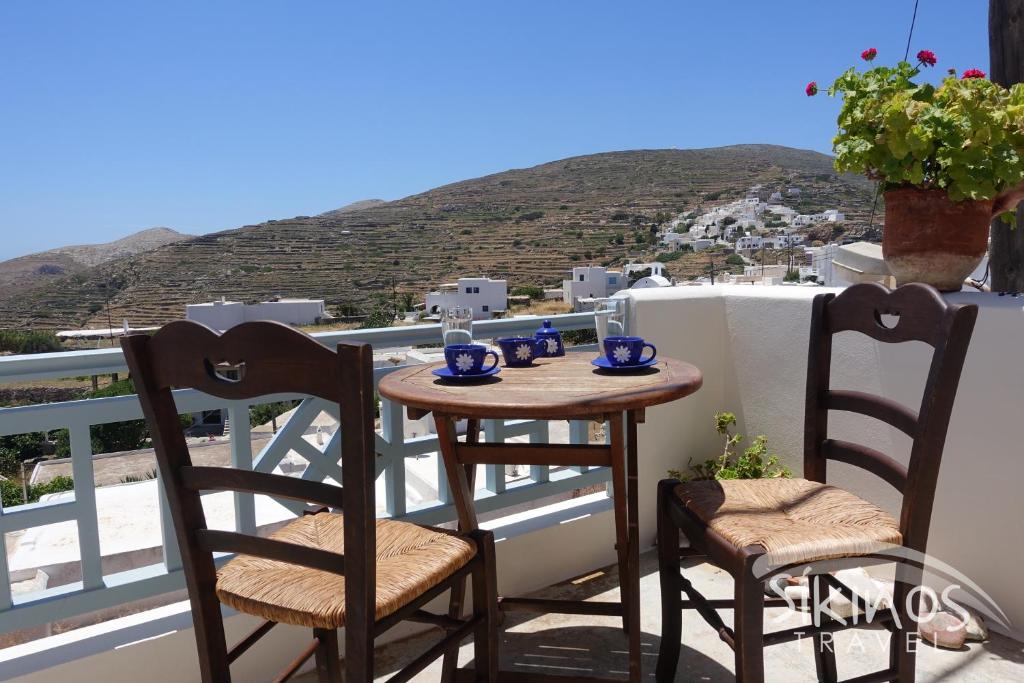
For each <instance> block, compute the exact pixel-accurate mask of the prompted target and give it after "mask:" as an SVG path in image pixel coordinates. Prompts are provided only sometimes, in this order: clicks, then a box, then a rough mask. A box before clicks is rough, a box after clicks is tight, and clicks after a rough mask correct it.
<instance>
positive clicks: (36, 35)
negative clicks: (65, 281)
mask: <svg viewBox="0 0 1024 683" xmlns="http://www.w3.org/2000/svg"><path fill="white" fill-rule="evenodd" d="M987 4H988V3H986V2H982V1H981V0H971V2H963V0H921V2H920V9H919V11H918V19H917V26H916V29H915V33H914V40H913V43H912V49H911V54H914V53H916V52H917V50H919V49H922V48H927V49H931V50H933V51H934V52H936V53H937V54H938V57H939V67H938V70H937V71H938V72H939V73H942V72H943V71H944V70H945V69H946V68H948V67H950V66H955V67H958V68H959V69H964V68H969V67H980V68H982V69H985V70H987V69H988V47H987V45H988V43H987V16H986V13H987ZM912 9H913V0H860V1H858V2H833V1H826V0H814V1H803V0H780V1H779V2H772V3H767V2H764V1H763V0H756V1H755V0H727V1H723V0H689V1H686V0H676V1H674V2H627V1H625V0H618V1H615V2H598V1H596V0H590V1H586V2H583V1H579V2H569V1H564V2H554V1H552V0H544V1H539V2H532V1H525V0H516V1H515V2H501V3H499V2H479V1H477V2H454V1H452V2H446V1H439V2H379V3H378V2H364V3H358V4H357V3H352V2H344V1H341V0H333V1H329V2H312V1H301V2H282V1H280V0H276V1H273V2H270V1H266V2H265V1H262V0H246V1H244V2H229V1H226V0H219V1H217V2H209V0H202V1H197V2H192V1H185V0H174V1H173V2H164V3H160V4H159V5H158V4H157V3H151V2H137V1H131V2H129V1H124V2H103V1H101V0H91V1H90V2H81V1H74V2H49V1H48V0H34V1H32V2H4V3H0V93H2V106H0V235H3V239H2V240H0V258H10V257H13V256H17V255H19V254H23V253H29V252H32V251H38V250H41V249H46V248H51V247H55V246H60V245H64V244H73V243H91V242H101V241H107V240H110V239H116V238H117V237H121V236H123V235H125V234H128V233H130V232H133V231H135V230H138V229H141V228H144V227H149V226H154V225H166V226H169V227H173V228H175V229H178V230H181V231H187V232H193V233H202V232H210V231H215V230H224V229H229V228H234V227H239V226H241V225H245V224H248V223H256V222H260V221H263V220H266V219H270V218H286V217H291V216H295V215H300V214H315V213H319V212H322V211H326V210H329V209H332V208H337V207H339V206H342V205H344V204H347V203H349V202H352V201H356V200H359V199H366V198H370V197H379V198H383V199H395V198H399V197H402V196H406V195H409V194H413V193H416V192H421V191H423V190H427V189H430V188H432V187H436V186H438V185H442V184H444V183H448V182H452V181H456V180H461V179H465V178H472V177H476V176H480V175H484V174H487V173H493V172H497V171H502V170H506V169H509V168H518V167H525V166H532V165H534V164H538V163H543V162H545V161H551V160H554V159H559V158H564V157H568V156H574V155H578V154H589V153H593V152H601V151H609V150H619V149H636V148H664V147H679V148H688V147H711V146H717V145H726V144H733V143H746V142H765V143H775V144H781V145H790V146H793V147H802V148H810V149H816V150H820V151H824V152H827V151H829V149H830V138H831V136H832V134H833V132H834V125H835V112H836V110H837V103H836V102H835V101H830V100H829V99H827V98H824V97H818V98H815V99H808V98H806V97H805V96H804V95H803V87H804V85H805V83H806V82H807V81H808V80H817V81H818V82H819V84H826V83H829V82H831V80H832V78H834V77H835V76H836V75H838V74H839V73H840V72H841V71H842V70H843V69H844V68H846V67H847V66H849V65H851V64H853V63H854V62H856V61H858V55H859V53H860V51H861V50H862V49H864V48H866V47H876V48H877V49H878V50H879V60H880V61H883V60H884V61H886V62H891V61H895V60H897V59H899V58H901V57H902V56H903V51H904V47H905V42H906V36H907V29H908V27H909V23H910V16H911V12H912ZM937 75H939V74H936V76H937Z"/></svg>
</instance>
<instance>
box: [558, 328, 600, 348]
mask: <svg viewBox="0 0 1024 683" xmlns="http://www.w3.org/2000/svg"><path fill="white" fill-rule="evenodd" d="M562 343H563V344H565V345H566V346H581V345H583V344H596V343H597V330H566V331H565V332H562Z"/></svg>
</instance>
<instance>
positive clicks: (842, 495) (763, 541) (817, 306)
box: [657, 283, 978, 683]
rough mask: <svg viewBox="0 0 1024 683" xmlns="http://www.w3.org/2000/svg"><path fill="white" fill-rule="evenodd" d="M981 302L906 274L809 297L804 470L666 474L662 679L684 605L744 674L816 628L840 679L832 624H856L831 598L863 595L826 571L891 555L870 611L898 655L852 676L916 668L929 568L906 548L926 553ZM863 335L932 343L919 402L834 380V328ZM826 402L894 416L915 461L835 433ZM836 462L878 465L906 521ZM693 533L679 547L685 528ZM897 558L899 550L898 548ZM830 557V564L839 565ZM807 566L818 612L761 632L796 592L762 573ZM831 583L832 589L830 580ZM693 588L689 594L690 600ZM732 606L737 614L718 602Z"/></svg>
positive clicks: (752, 677)
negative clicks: (706, 585) (724, 587)
mask: <svg viewBox="0 0 1024 683" xmlns="http://www.w3.org/2000/svg"><path fill="white" fill-rule="evenodd" d="M977 314H978V309H977V307H976V306H964V305H952V304H948V303H946V301H945V300H943V298H942V297H941V296H940V295H939V293H938V292H937V291H936V290H935V289H933V288H932V287H929V286H927V285H922V284H909V285H904V286H902V287H900V288H899V289H896V290H894V291H889V290H888V289H886V288H885V287H882V286H881V285H878V284H867V283H866V284H858V285H854V286H852V287H849V288H847V289H846V290H844V291H843V292H842V293H840V294H839V295H836V294H832V293H826V294H819V295H818V296H816V297H815V298H814V305H813V308H812V312H811V334H810V343H809V346H808V360H807V394H806V401H805V405H804V410H805V413H804V477H803V479H755V480H729V481H699V482H690V483H685V484H682V483H680V482H679V481H677V480H675V479H665V480H662V481H661V482H660V483H659V485H658V561H659V577H660V580H661V600H662V635H661V645H660V650H659V652H658V667H657V680H658V681H660V682H662V683H667V682H669V681H672V680H674V678H675V672H676V668H677V666H678V663H679V650H680V640H681V637H682V633H681V631H682V615H681V610H683V609H696V610H697V611H698V612H699V613H700V615H701V616H702V617H703V618H704V620H705V621H707V622H708V623H709V624H710V625H711V626H712V628H714V629H715V630H716V631H717V632H718V635H719V637H720V638H721V639H722V640H723V641H724V642H725V643H726V644H728V645H729V646H730V647H732V648H733V650H734V651H735V665H736V678H737V679H738V680H740V681H743V682H744V683H760V682H761V681H763V680H764V652H765V646H767V645H775V644H778V643H785V642H791V641H795V640H799V639H801V638H804V637H808V636H809V637H810V638H811V639H812V640H813V645H814V647H813V650H814V659H815V668H816V671H817V677H818V680H819V681H823V682H824V683H835V681H837V680H838V676H837V671H836V658H835V652H834V651H833V649H832V645H831V643H832V634H833V632H835V631H838V630H842V629H843V628H850V627H852V626H853V625H855V624H856V622H851V623H842V622H839V621H836V620H834V619H833V618H832V613H831V612H830V611H829V610H828V609H822V608H821V607H820V605H822V604H823V603H824V602H827V600H828V598H829V597H831V594H832V593H833V592H836V593H838V594H840V595H842V596H843V597H846V598H847V599H848V600H851V601H855V600H861V601H862V602H861V604H869V603H868V601H864V600H863V598H861V597H860V596H857V595H856V594H854V592H853V591H852V590H851V589H850V587H848V586H845V585H843V584H842V583H841V582H839V581H838V580H837V579H836V578H835V577H834V576H832V575H831V574H830V573H829V571H830V570H831V569H834V568H836V567H835V563H836V562H838V561H840V560H841V561H842V562H844V563H849V562H850V561H851V560H849V559H847V558H853V561H856V562H859V563H867V562H869V561H872V562H877V561H879V560H885V561H890V562H892V561H896V562H897V564H896V583H895V586H894V591H893V599H892V609H890V610H888V611H884V612H882V613H881V614H876V615H875V622H877V623H880V624H881V625H882V626H884V627H885V628H887V629H888V630H889V631H890V633H891V638H890V648H889V652H890V656H889V666H888V668H886V669H883V670H880V671H876V672H873V673H870V674H866V675H864V676H859V677H857V678H856V679H850V680H851V681H856V682H857V683H874V682H876V681H904V682H909V681H913V680H914V665H915V661H914V653H915V649H914V643H913V642H912V640H911V635H912V633H913V631H914V630H915V629H916V625H915V623H914V622H912V620H911V618H910V615H911V614H913V615H914V616H915V617H916V615H917V610H918V600H919V597H920V592H921V591H919V590H912V589H913V588H914V587H916V586H918V585H920V581H921V574H922V571H921V566H920V564H919V563H917V564H915V562H916V560H915V561H911V560H909V559H907V558H908V557H909V556H912V553H908V552H907V551H916V553H919V554H921V555H923V553H924V552H925V550H926V546H927V543H928V528H929V524H930V522H931V511H932V503H933V501H934V497H935V486H936V482H937V480H938V475H939V461H940V459H941V457H942V451H943V447H944V445H945V441H946V431H947V428H948V426H949V417H950V414H951V412H952V409H953V400H954V398H955V397H956V391H957V385H958V384H959V381H960V372H961V370H962V369H963V363H964V358H965V357H966V355H967V347H968V345H969V344H970V339H971V333H972V332H973V330H974V322H975V319H976V317H977ZM839 333H859V334H861V335H866V336H868V337H870V338H872V339H874V340H875V341H877V342H881V343H883V344H888V343H901V342H924V344H927V345H928V346H930V347H931V349H930V350H931V364H930V366H929V371H928V377H927V380H926V382H925V387H924V392H923V396H922V399H921V403H920V407H919V409H918V410H917V411H914V410H912V409H910V408H908V407H906V406H904V405H901V404H899V403H896V402H894V401H891V400H889V399H886V398H882V397H880V396H875V395H871V394H866V393H863V392H858V391H848V390H841V389H833V388H831V386H830V376H831V375H830V373H831V367H832V360H833V359H832V340H833V336H834V335H836V334H839ZM831 411H844V412H848V413H856V414H859V415H861V416H863V417H865V418H870V419H873V420H878V421H881V422H884V423H887V424H888V425H890V426H891V427H894V428H896V429H897V430H899V431H902V432H903V433H904V434H906V435H907V436H909V437H910V439H911V440H912V442H913V443H912V446H911V449H910V462H909V466H904V465H903V464H901V463H900V462H898V461H896V460H894V459H893V458H891V457H890V456H888V455H886V454H884V453H880V452H878V451H876V450H873V449H871V448H868V447H866V446H863V445H860V444H855V443H850V442H847V441H840V440H837V439H832V438H829V436H828V421H829V413H830V412H831ZM832 460H834V461H840V462H844V463H847V464H849V465H854V466H856V467H861V468H863V469H865V470H867V471H868V472H870V473H872V474H874V475H876V476H878V477H880V478H881V479H883V480H884V481H886V482H887V483H889V484H890V485H892V486H893V487H895V488H896V490H897V491H898V492H899V493H900V494H902V497H903V504H902V509H901V511H900V516H899V521H897V520H896V519H893V518H892V517H891V516H889V515H888V514H887V513H886V512H885V511H883V510H882V509H880V508H878V507H876V506H875V505H873V504H872V503H870V502H868V501H865V500H863V499H861V498H859V497H857V496H855V495H854V494H852V493H849V492H847V491H844V490H843V489H841V488H839V487H838V486H836V485H834V484H833V485H828V484H827V479H826V474H827V463H828V462H829V461H832ZM680 530H681V531H682V532H683V534H684V535H685V536H686V538H687V540H688V541H689V545H688V546H686V547H684V548H681V547H680V545H679V531H680ZM683 557H694V558H704V559H706V560H707V561H708V562H711V563H712V564H714V565H716V566H718V567H721V568H722V569H724V570H726V571H727V572H729V574H731V575H732V577H733V580H734V581H735V586H734V591H733V598H732V599H731V600H709V599H707V598H705V597H704V596H703V595H701V594H700V593H699V592H698V591H697V590H696V589H694V587H693V585H692V584H691V583H690V582H689V580H687V578H686V577H685V576H684V575H683V573H682V572H681V570H680V561H681V559H682V558H683ZM896 558H901V559H900V560H898V561H897V560H896ZM830 563H831V566H830ZM805 573H806V574H808V575H809V581H808V587H809V592H810V603H811V615H812V622H811V624H810V625H808V626H798V627H796V628H792V629H786V630H782V631H776V632H773V633H764V631H763V627H764V608H765V607H766V606H772V607H774V606H790V604H789V602H788V599H783V598H771V599H768V598H766V597H765V583H766V582H768V581H769V580H771V579H773V578H774V577H776V576H780V575H784V574H791V575H800V574H805ZM823 591H824V592H823ZM684 593H685V595H686V598H687V599H685V600H684V599H683V594H684ZM722 608H732V610H733V625H732V626H728V625H726V623H725V621H723V619H722V618H721V617H720V616H719V614H718V612H717V610H719V609H722Z"/></svg>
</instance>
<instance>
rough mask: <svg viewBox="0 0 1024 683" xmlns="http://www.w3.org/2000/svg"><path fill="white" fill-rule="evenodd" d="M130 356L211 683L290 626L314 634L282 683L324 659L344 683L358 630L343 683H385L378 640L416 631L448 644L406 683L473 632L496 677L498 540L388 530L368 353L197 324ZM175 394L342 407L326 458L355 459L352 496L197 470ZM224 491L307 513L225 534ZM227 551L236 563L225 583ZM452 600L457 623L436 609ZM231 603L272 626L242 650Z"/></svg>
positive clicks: (270, 329) (283, 330) (347, 487)
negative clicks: (403, 627) (219, 504)
mask: <svg viewBox="0 0 1024 683" xmlns="http://www.w3.org/2000/svg"><path fill="white" fill-rule="evenodd" d="M121 346H122V348H123V349H124V352H125V358H126V359H127V361H128V368H129V370H130V372H131V377H132V379H133V380H134V382H135V388H136V390H137V391H138V394H139V402H140V403H141V404H142V412H143V414H144V415H145V417H146V421H147V422H148V424H149V428H150V432H151V433H152V436H153V446H154V448H155V450H156V460H157V465H158V467H159V478H160V481H161V484H162V485H163V487H164V489H165V490H166V492H167V501H168V507H169V508H170V511H171V517H172V518H173V520H174V529H175V534H176V536H177V539H178V545H179V547H180V549H181V560H182V566H183V569H184V574H185V583H186V585H187V587H188V595H189V600H190V601H191V604H192V621H193V625H194V628H195V638H196V645H197V650H198V655H199V672H200V675H201V677H202V680H203V681H204V683H225V682H229V681H230V680H231V663H232V662H233V661H235V660H236V659H237V658H238V657H239V656H240V655H242V654H243V653H245V652H246V651H247V650H249V649H250V648H252V647H254V645H255V644H256V643H257V641H259V640H260V638H262V637H263V636H264V635H266V634H267V633H268V632H269V631H270V630H271V629H272V628H274V627H275V626H276V625H277V624H281V623H284V624H289V625H292V626H302V627H307V628H312V629H313V639H312V641H311V642H310V643H309V645H307V646H306V648H305V649H304V650H303V651H302V652H300V653H299V654H298V656H297V657H295V659H293V660H292V662H291V663H290V664H288V666H287V667H285V669H284V670H283V671H282V672H281V673H280V674H279V675H278V676H277V677H275V678H273V680H274V681H275V682H276V681H284V680H287V679H288V678H290V677H291V676H292V675H293V674H295V672H296V671H298V670H299V669H300V668H301V667H302V665H303V664H304V663H305V662H306V661H307V660H308V659H309V658H310V657H314V658H315V662H316V670H317V674H318V677H319V679H320V682H321V683H340V681H341V680H342V665H341V662H340V661H339V647H338V631H337V629H338V628H339V627H342V626H343V627H344V628H345V662H344V674H345V675H344V680H345V681H346V683H370V681H373V680H374V651H373V641H374V638H375V637H376V636H378V635H381V634H382V633H385V632H386V631H388V630H389V629H391V628H392V627H394V626H395V625H397V624H398V623H400V622H402V621H415V622H420V623H426V624H431V625H433V626H436V627H440V629H441V630H442V631H443V632H444V635H443V637H442V638H441V639H440V640H439V642H437V643H436V644H434V645H433V646H432V647H430V648H429V649H427V650H426V651H425V652H423V653H422V654H420V655H419V656H418V657H416V658H415V659H413V661H412V662H410V663H409V664H407V665H406V666H405V668H403V669H402V670H400V671H398V672H397V673H395V674H394V675H393V676H392V677H391V678H390V679H389V680H390V681H392V682H393V683H405V682H406V681H409V680H410V679H411V678H413V677H414V676H415V675H416V674H418V673H419V672H420V671H422V670H423V669H424V668H426V667H427V665H429V664H430V663H431V662H432V661H433V660H435V659H437V658H439V657H441V656H442V655H444V654H445V653H446V652H448V651H457V649H458V646H459V644H460V643H461V642H462V641H463V640H465V639H466V638H467V637H468V636H470V635H472V636H473V641H474V643H473V644H474V655H475V656H474V663H473V669H474V670H475V671H474V672H472V673H474V675H475V678H476V680H478V681H489V682H493V681H496V680H497V675H498V659H497V646H498V631H497V626H498V618H499V613H498V601H497V594H498V591H497V586H496V579H495V562H494V559H495V558H494V536H493V535H492V534H491V533H490V532H488V531H483V530H477V529H474V530H472V531H469V532H467V533H462V532H455V531H446V530H443V529H434V528H429V527H422V526H417V525H415V524H410V523H407V522H401V521H395V520H377V519H376V504H375V501H374V494H375V486H374V481H375V480H376V478H377V471H376V465H377V462H376V461H377V457H376V453H375V449H374V447H375V434H374V408H375V406H374V384H373V350H372V349H371V347H370V346H369V345H368V344H347V343H342V344H338V346H337V350H336V351H334V350H332V349H329V348H327V347H326V346H324V345H322V344H320V343H319V342H317V341H316V340H315V339H313V338H312V337H310V336H308V335H306V334H303V333H302V332H299V331H297V330H293V329H292V328H290V327H288V326H287V325H282V324H280V323H274V322H250V323H244V324H241V325H237V326H235V327H233V328H231V329H230V330H228V331H227V332H225V333H223V334H218V333H216V332H214V331H213V330H211V329H209V328H208V327H205V326H203V325H200V324H198V323H195V322H190V321H184V320H182V321H177V322H173V323H171V324H169V325H165V326H164V327H163V328H161V329H160V330H159V331H158V332H156V334H154V335H153V336H151V337H150V336H146V335H140V334H134V335H129V336H127V337H125V338H123V339H122V341H121ZM173 389H194V390H197V391H200V392H203V393H205V394H209V395H211V396H215V397H217V398H220V399H224V400H225V401H231V402H240V403H243V404H258V403H261V402H266V399H265V397H267V396H269V395H275V394H277V395H280V394H299V395H308V396H312V397H315V398H317V399H322V400H324V401H328V402H331V403H335V404H337V405H338V408H339V413H338V414H339V416H340V422H341V424H340V426H339V431H340V434H341V438H340V441H341V449H340V452H337V451H335V452H327V453H325V455H326V456H330V458H331V461H333V462H334V463H337V462H338V460H339V459H340V466H341V476H340V479H341V486H338V485H336V484H329V483H326V482H323V481H320V482H318V481H311V480H307V479H305V478H300V477H290V476H286V475H283V474H271V473H267V472H259V471H253V470H252V469H243V468H241V467H239V468H232V467H204V466H197V465H193V464H192V460H191V457H190V455H189V450H188V445H187V444H186V442H185V436H184V433H183V431H182V427H181V422H180V420H179V418H178V410H177V407H176V405H175V402H174V394H173V393H172V390H173ZM260 399H263V400H262V401H261V400H260ZM211 491H234V492H235V493H236V495H237V494H249V495H251V494H260V495H266V496H271V497H273V498H275V499H279V500H282V502H288V503H291V504H292V508H293V509H297V510H299V511H302V510H303V509H305V511H306V512H305V513H304V514H303V515H302V516H299V517H297V518H296V519H294V520H293V521H290V522H288V523H287V524H285V525H284V526H283V527H282V528H280V529H278V530H277V531H275V532H274V533H272V534H270V535H269V536H268V537H263V536H259V535H257V534H255V533H253V531H255V530H254V529H251V528H250V529H249V530H248V533H247V532H246V531H243V530H242V529H239V531H223V530H219V529H210V528H208V527H207V524H206V516H205V513H204V511H203V504H202V498H201V496H202V495H203V494H204V493H206V492H211ZM296 503H297V504H298V505H295V504H296ZM250 523H251V522H250ZM239 525H240V526H243V525H244V521H242V522H239ZM215 553H234V554H235V556H234V558H232V559H230V560H228V561H227V562H226V563H225V564H224V565H223V566H222V567H221V568H220V570H219V571H218V569H217V565H216V562H215V558H214V554H215ZM467 579H469V580H470V581H471V584H472V591H473V593H472V595H473V610H472V612H471V613H470V614H469V615H468V616H466V617H465V618H463V617H462V614H463V612H462V610H461V609H459V610H455V609H454V608H455V606H461V603H462V595H463V589H464V587H465V583H466V580H467ZM446 591H447V592H448V593H449V614H433V613H430V612H427V611H426V610H425V609H424V607H425V606H426V605H427V603H429V602H431V601H432V600H433V599H435V598H437V597H439V596H442V595H443V594H444V593H445V592H446ZM222 604H224V605H228V606H230V607H233V608H234V609H235V610H237V611H239V612H242V613H245V614H249V615H253V616H256V617H259V618H261V619H264V620H265V621H263V623H262V624H260V625H259V626H257V627H256V628H255V629H254V630H253V631H252V632H251V633H250V634H249V635H247V636H245V637H244V638H242V640H240V641H239V642H238V643H237V644H236V645H235V646H234V647H232V648H230V649H228V646H227V643H226V641H225V632H224V620H223V614H222V613H221V606H222ZM269 678H270V677H269V676H268V679H269Z"/></svg>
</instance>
